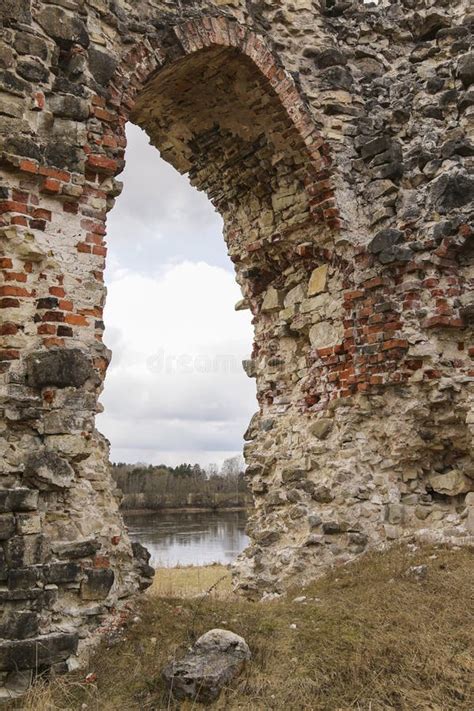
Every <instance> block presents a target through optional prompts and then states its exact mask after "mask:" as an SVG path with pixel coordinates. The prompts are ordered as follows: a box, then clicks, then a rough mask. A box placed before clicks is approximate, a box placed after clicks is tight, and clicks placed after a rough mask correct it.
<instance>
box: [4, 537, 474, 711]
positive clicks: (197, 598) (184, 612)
mask: <svg viewBox="0 0 474 711" xmlns="http://www.w3.org/2000/svg"><path fill="white" fill-rule="evenodd" d="M473 590H474V555H473V550H472V549H467V548H464V549H460V550H452V549H451V550H447V549H444V548H440V547H431V548H425V549H422V550H417V549H415V548H414V547H413V548H409V547H397V548H393V549H392V550H390V551H388V552H385V553H377V554H375V553H373V554H368V555H367V556H364V557H362V558H361V559H360V560H359V561H357V562H356V563H353V564H351V565H348V566H346V567H343V568H339V569H337V570H334V571H333V572H331V573H329V574H328V575H327V576H326V577H324V578H322V579H320V580H319V581H317V582H316V583H314V584H313V585H311V586H310V587H308V588H307V589H305V590H302V589H294V590H293V591H292V592H291V593H290V594H289V595H288V596H286V597H282V598H279V599H275V600H272V601H268V602H264V603H251V602H248V601H245V600H242V599H240V598H237V597H236V596H234V595H233V593H232V592H231V587H230V573H229V571H228V569H227V568H225V567H223V566H208V567H206V568H175V569H172V570H171V569H167V570H158V571H157V573H156V578H155V582H154V585H153V587H152V588H151V590H150V591H149V592H148V593H147V594H145V595H144V596H142V599H141V601H140V603H139V604H138V605H137V607H136V610H135V611H134V612H133V613H132V615H131V616H130V619H129V622H128V623H127V624H126V625H125V626H124V628H123V629H122V630H121V631H120V633H119V634H115V635H110V636H109V638H108V639H104V641H103V643H102V645H101V648H100V649H99V650H98V652H97V653H96V654H95V655H94V656H93V657H92V659H91V660H90V664H89V666H88V668H87V669H86V670H83V671H81V672H78V673H76V674H74V675H69V676H67V677H62V678H60V679H58V680H56V681H54V682H53V683H52V684H51V685H50V686H49V687H48V688H42V687H37V689H35V690H33V691H32V692H30V693H29V695H28V696H27V697H26V699H23V700H22V702H21V704H19V705H18V706H16V708H21V709H22V711H64V709H68V710H70V711H76V710H77V711H79V710H80V709H100V711H117V710H118V709H120V710H122V709H127V711H139V710H140V711H152V710H153V711H161V710H163V711H164V710H169V709H174V710H175V711H177V710H178V709H179V710H180V711H190V710H191V709H198V708H201V706H200V705H199V704H193V703H183V704H181V705H177V704H175V702H174V701H173V699H172V698H170V696H169V693H168V691H167V690H166V687H165V685H164V683H163V681H162V679H161V675H160V670H161V669H162V668H163V666H164V665H165V664H166V663H167V661H168V660H169V659H170V658H171V657H173V656H174V655H176V656H180V655H182V654H183V653H184V652H185V650H186V649H187V647H188V646H189V644H190V643H191V642H192V641H193V640H194V639H195V638H196V637H197V636H199V635H200V634H202V633H203V632H205V631H207V630H209V629H211V628H214V627H224V628H226V629H230V630H232V631H234V632H236V633H237V634H240V635H242V636H243V637H244V638H245V639H246V640H247V642H248V644H249V646H250V648H251V650H252V654H253V657H252V661H251V662H250V663H249V664H248V666H247V669H246V670H245V672H244V673H243V675H242V676H241V677H240V678H239V679H238V680H237V681H236V682H235V683H234V684H233V685H232V687H231V688H229V689H227V690H226V691H225V692H224V693H223V695H222V696H221V698H220V699H219V700H218V701H217V702H216V703H215V704H214V705H213V706H212V708H215V709H220V710H223V709H226V711H227V710H228V709H230V710H237V709H239V710H241V711H242V710H243V711H264V710H265V711H268V710H272V711H280V710H281V711H289V710H291V711H293V709H294V710H295V711H296V709H297V710H298V711H336V710H337V711H349V709H351V710H354V709H356V710H359V711H368V710H369V709H370V711H389V710H391V711H394V710H395V709H396V711H414V710H415V709H416V710H417V711H448V709H449V711H468V710H471V709H472V708H473V707H474V688H473V684H472V679H473V671H474V647H473V644H474V643H473V640H474V608H473V600H472V597H473ZM205 591H209V592H208V593H207V594H205ZM203 593H204V595H203ZM87 674H89V676H86V675H87Z"/></svg>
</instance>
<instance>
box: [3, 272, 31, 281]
mask: <svg viewBox="0 0 474 711" xmlns="http://www.w3.org/2000/svg"><path fill="white" fill-rule="evenodd" d="M27 279H28V276H27V275H26V274H25V273H24V272H5V281H20V282H23V283H24V282H26V280H27Z"/></svg>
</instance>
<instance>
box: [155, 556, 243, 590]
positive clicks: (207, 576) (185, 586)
mask: <svg viewBox="0 0 474 711" xmlns="http://www.w3.org/2000/svg"><path fill="white" fill-rule="evenodd" d="M208 590H211V594H212V595H213V596H215V597H216V596H217V597H223V596H226V595H229V594H230V593H231V576H230V573H229V570H228V569H227V568H226V567H225V566H224V565H217V564H215V565H206V566H193V565H188V566H184V567H177V568H158V570H157V571H156V574H155V578H154V580H153V584H152V586H151V587H150V588H149V589H148V590H147V595H151V596H152V597H154V596H158V597H198V596H199V595H202V594H204V593H206V592H207V591H208Z"/></svg>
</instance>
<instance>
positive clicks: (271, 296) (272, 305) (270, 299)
mask: <svg viewBox="0 0 474 711" xmlns="http://www.w3.org/2000/svg"><path fill="white" fill-rule="evenodd" d="M282 306H283V293H282V292H281V291H277V289H275V288H274V287H273V286H271V287H270V288H269V289H267V291H266V292H265V296H264V297H263V303H262V311H277V310H279V309H281V308H282Z"/></svg>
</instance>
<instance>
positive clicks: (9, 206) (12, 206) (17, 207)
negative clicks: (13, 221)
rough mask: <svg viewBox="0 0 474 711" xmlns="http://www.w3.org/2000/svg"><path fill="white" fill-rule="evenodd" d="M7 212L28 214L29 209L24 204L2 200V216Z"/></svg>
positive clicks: (0, 203) (0, 204) (0, 213)
mask: <svg viewBox="0 0 474 711" xmlns="http://www.w3.org/2000/svg"><path fill="white" fill-rule="evenodd" d="M5 212H21V213H23V214H27V213H28V208H27V207H26V205H25V204H24V203H21V202H17V201H15V200H2V201H1V202H0V215H3V214H4V213H5Z"/></svg>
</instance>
